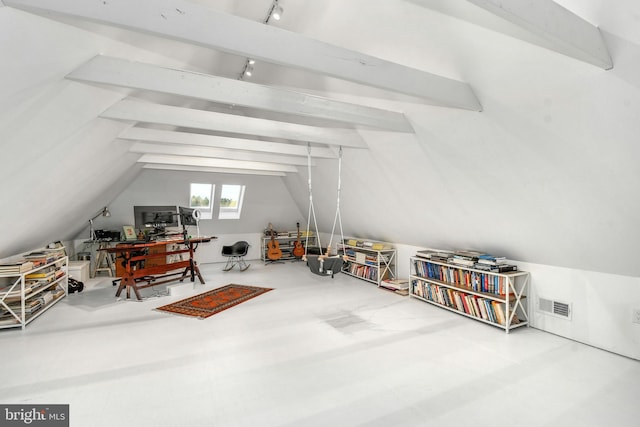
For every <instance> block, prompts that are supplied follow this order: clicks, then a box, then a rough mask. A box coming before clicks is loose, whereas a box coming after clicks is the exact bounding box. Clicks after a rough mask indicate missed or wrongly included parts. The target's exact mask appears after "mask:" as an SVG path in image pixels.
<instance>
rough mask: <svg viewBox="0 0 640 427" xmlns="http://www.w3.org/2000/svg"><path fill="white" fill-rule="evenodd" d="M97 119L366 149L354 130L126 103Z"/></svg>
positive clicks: (119, 103) (105, 112)
mask: <svg viewBox="0 0 640 427" xmlns="http://www.w3.org/2000/svg"><path fill="white" fill-rule="evenodd" d="M100 117H102V118H107V119H114V120H128V121H135V122H142V123H153V124H164V125H171V126H177V127H184V128H191V129H201V130H208V131H214V132H226V133H234V134H240V135H252V136H258V137H266V138H277V139H286V140H289V141H291V142H298V143H301V142H304V144H305V145H306V144H307V143H318V144H326V145H342V146H344V147H351V148H367V145H366V143H365V141H364V139H363V138H362V136H361V135H360V134H359V133H358V132H357V131H355V130H353V129H339V128H323V127H317V126H309V125H301V124H296V123H287V122H280V121H275V120H266V119H258V118H254V117H246V116H238V115H234V114H224V113H218V112H213V111H204V110H196V109H192V108H184V107H174V106H171V105H163V104H154V103H149V102H141V101H133V100H128V99H125V100H122V101H119V102H118V103H116V104H114V105H112V106H111V107H109V108H108V109H107V110H105V111H104V112H102V114H100ZM135 129H139V130H138V131H137V132H141V130H140V128H132V129H131V132H136V130H135ZM228 139H233V138H228ZM237 139H240V138H237ZM246 141H249V140H246Z"/></svg>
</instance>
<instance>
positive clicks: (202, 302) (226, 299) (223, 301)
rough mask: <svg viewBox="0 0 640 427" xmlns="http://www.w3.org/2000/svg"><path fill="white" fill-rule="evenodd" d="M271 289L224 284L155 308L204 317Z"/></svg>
mask: <svg viewBox="0 0 640 427" xmlns="http://www.w3.org/2000/svg"><path fill="white" fill-rule="evenodd" d="M271 290H273V289H272V288H259V287H257V286H246V285H234V284H231V285H225V286H222V287H221V288H217V289H214V290H212V291H208V292H204V293H202V294H199V295H195V296H192V297H189V298H185V299H183V300H180V301H176V302H174V303H171V304H167V305H163V306H162V307H158V308H156V310H160V311H166V312H169V313H174V314H182V315H185V316H190V317H197V318H200V319H205V318H207V317H209V316H213V315H214V314H216V313H219V312H221V311H223V310H226V309H227V308H231V307H233V306H234V305H238V304H240V303H242V302H245V301H247V300H250V299H251V298H255V297H257V296H258V295H262V294H263V293H265V292H269V291H271Z"/></svg>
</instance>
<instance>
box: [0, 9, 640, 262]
mask: <svg viewBox="0 0 640 427" xmlns="http://www.w3.org/2000/svg"><path fill="white" fill-rule="evenodd" d="M277 5H278V6H281V7H282V8H283V10H284V13H283V16H282V19H281V20H278V21H276V20H274V19H273V18H271V17H270V13H271V11H272V10H273V8H274V2H273V1H272V0H251V1H233V0H162V1H161V0H144V1H143V0H141V1H135V2H132V1H127V0H104V1H102V0H101V1H76V0H0V36H2V40H3V43H0V57H2V58H3V67H2V69H0V82H1V85H0V138H2V140H1V141H0V145H1V147H2V160H3V163H4V165H3V168H2V170H1V171H0V178H2V179H3V182H4V183H5V184H4V188H2V192H1V193H2V198H3V200H7V201H9V203H17V204H18V206H20V208H19V209H11V210H8V211H6V212H5V213H4V214H3V220H4V222H5V223H9V224H14V225H15V227H12V229H11V230H9V231H8V232H7V233H6V234H5V245H4V247H2V252H1V253H0V258H1V257H2V256H7V255H10V254H11V253H12V252H16V251H18V250H23V249H29V248H31V247H32V246H35V245H37V244H40V243H41V241H40V240H42V239H50V238H53V236H57V234H56V233H58V232H59V231H58V230H60V229H69V230H70V231H69V235H67V236H66V237H72V236H74V235H75V234H77V233H78V232H79V231H80V230H81V228H82V225H76V224H83V223H84V222H85V221H86V216H87V215H86V212H87V211H89V212H93V211H95V210H96V209H97V208H100V207H101V206H103V205H104V204H105V203H107V202H108V201H110V200H113V198H115V197H116V196H117V195H118V194H120V193H121V192H122V191H123V189H125V188H126V187H127V185H128V184H129V183H130V182H131V180H132V179H135V177H136V176H138V175H139V174H140V173H141V171H144V170H147V169H153V170H164V171H168V172H169V171H193V172H208V173H219V174H229V173H232V174H236V175H237V174H246V175H252V176H255V175H256V174H257V175H260V176H265V177H270V178H271V177H281V179H282V180H283V182H284V183H285V185H286V186H287V188H288V189H289V191H290V193H291V197H292V198H293V199H294V200H295V202H296V203H297V204H298V205H299V206H300V210H301V211H302V210H303V209H304V205H305V203H306V200H307V195H306V171H305V169H306V166H307V154H308V152H309V150H311V151H312V152H313V162H312V163H313V165H320V166H321V167H318V168H317V170H316V171H314V172H316V173H317V178H318V179H319V180H320V181H331V182H333V177H334V176H335V163H334V162H335V159H336V157H337V156H338V147H343V148H344V149H345V157H346V160H347V161H348V164H349V167H348V168H347V169H346V170H345V171H344V175H345V176H344V179H345V186H344V187H345V188H344V192H345V196H346V197H347V198H348V200H349V201H350V207H349V206H346V207H345V209H347V210H350V212H347V213H346V215H345V217H346V218H347V220H346V223H345V225H346V227H347V229H348V230H347V231H348V232H349V233H350V234H352V235H364V234H366V233H368V232H370V230H373V229H375V228H378V229H379V228H380V224H381V223H386V224H387V226H386V227H385V229H384V231H379V232H378V233H377V234H375V235H374V236H372V237H376V238H380V239H386V240H390V241H395V242H405V243H408V244H415V245H421V244H434V245H438V244H441V245H451V246H464V247H472V246H476V247H482V248H483V249H485V250H492V249H495V250H497V251H503V252H505V253H506V255H508V256H511V257H512V258H515V259H523V260H530V261H533V262H541V263H550V264H556V265H564V266H570V267H579V268H587V269H596V270H598V271H622V272H624V274H638V273H640V271H639V270H638V269H637V268H635V267H630V266H628V263H627V261H628V258H625V257H622V258H620V257H617V258H616V257H614V256H611V255H605V254H606V253H609V252H612V251H613V250H615V248H616V247H619V246H621V247H623V248H626V249H630V248H631V247H632V246H633V244H634V242H635V240H636V238H637V237H640V236H638V231H637V228H635V229H633V228H632V225H633V224H634V218H637V215H636V214H638V213H640V206H639V205H638V202H636V201H628V200H627V201H623V200H622V198H621V197H620V196H621V195H622V194H628V193H630V192H631V193H633V192H634V191H637V190H638V189H639V188H640V180H639V178H638V172H637V168H636V169H634V168H635V161H634V160H633V159H634V158H635V157H636V155H637V154H639V153H638V148H636V145H635V139H636V135H637V133H638V131H640V129H638V126H637V123H639V122H640V121H639V120H638V118H639V117H640V107H639V106H638V105H639V104H640V96H639V94H638V87H640V79H639V78H638V77H637V75H639V72H638V71H639V70H640V65H639V64H638V58H640V49H638V46H639V45H640V30H639V29H638V27H639V26H638V25H637V23H638V20H639V19H640V18H639V17H640V6H638V5H637V4H636V3H635V2H633V1H631V0H614V1H605V0H588V1H581V0H558V1H555V2H554V1H551V0H538V1H535V2H532V1H528V0H510V1H500V0H393V1H385V2H372V1H370V0H369V1H367V0H353V1H349V2H344V1H339V0H318V1H313V2H309V1H299V0H278V2H277ZM250 60H251V61H255V63H254V64H250V63H249V61H250ZM249 66H250V67H251V69H252V71H253V73H252V75H251V76H248V75H245V74H244V73H243V72H244V71H246V70H247V68H248V67H249ZM574 161H575V164H573V162H574ZM578 164H579V165H582V166H575V165H578ZM614 164H615V165H617V168H616V169H614V167H613V166H611V165H614ZM52 165H55V166H52ZM33 170H36V171H38V173H32V172H30V171H33ZM43 170H47V171H48V172H47V174H46V178H43V176H42V171H43ZM16 182H17V183H19V185H17V184H15V183H16ZM7 183H11V184H7ZM80 183H82V184H80ZM25 188H29V189H38V190H37V191H38V192H39V194H38V197H37V198H34V197H29V196H26V195H25V194H26V192H25ZM60 188H63V189H64V191H59V189H60ZM364 188H367V189H368V190H367V191H362V189H364ZM372 189H373V190H372ZM34 191H35V190H34ZM371 193H375V195H374V196H373V197H372V195H371ZM507 196H508V197H507ZM331 197H333V194H331V195H327V196H323V195H320V196H319V199H320V201H322V199H324V201H325V202H328V201H329V200H330V198H331ZM381 200H384V204H385V207H384V208H382V209H381V208H380V204H381ZM327 204H328V203H327ZM50 205H56V206H58V207H59V209H58V211H59V215H58V216H56V217H54V218H52V217H47V219H46V221H45V220H43V219H42V218H40V217H38V216H37V215H35V214H32V215H25V212H30V213H33V212H37V211H38V210H39V209H40V208H41V207H42V206H50ZM362 212H367V215H363V214H362ZM34 221H37V222H38V229H39V230H42V231H43V232H44V233H45V234H44V236H43V235H40V236H34V237H31V238H29V239H25V237H24V236H25V235H24V233H23V231H22V230H24V229H25V228H28V227H30V226H32V225H33V223H34ZM488 223H490V224H491V226H490V227H488V228H487V227H486V224H488ZM630 230H632V231H630ZM74 233H75V234H74ZM589 233H591V235H590V238H589V237H587V236H588V235H589ZM611 236H614V237H613V238H612V237H611ZM38 239H40V240H38ZM45 241H46V240H45ZM605 258H606V261H604V262H602V260H603V259H605ZM594 263H600V265H598V266H597V267H594Z"/></svg>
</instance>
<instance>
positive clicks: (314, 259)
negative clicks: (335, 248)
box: [304, 248, 344, 278]
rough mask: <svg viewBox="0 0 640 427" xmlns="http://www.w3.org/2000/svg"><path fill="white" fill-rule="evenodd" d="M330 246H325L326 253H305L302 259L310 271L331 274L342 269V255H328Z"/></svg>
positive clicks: (323, 274) (318, 273)
mask: <svg viewBox="0 0 640 427" xmlns="http://www.w3.org/2000/svg"><path fill="white" fill-rule="evenodd" d="M329 251H330V248H327V251H326V252H325V253H326V255H313V254H307V255H306V256H305V257H304V259H305V260H306V261H307V266H308V267H309V270H311V272H312V273H315V274H317V275H319V276H331V277H332V278H333V276H334V275H335V274H336V273H340V272H341V271H342V266H343V263H344V256H341V255H328V254H329Z"/></svg>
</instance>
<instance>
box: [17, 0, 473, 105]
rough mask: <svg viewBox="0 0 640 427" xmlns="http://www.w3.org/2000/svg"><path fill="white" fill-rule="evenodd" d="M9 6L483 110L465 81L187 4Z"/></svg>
mask: <svg viewBox="0 0 640 427" xmlns="http://www.w3.org/2000/svg"><path fill="white" fill-rule="evenodd" d="M5 3H6V4H7V5H8V6H11V7H15V8H20V9H25V10H29V11H33V12H36V13H41V14H45V15H47V16H51V15H52V14H62V15H65V16H71V17H75V18H80V19H84V20H90V21H93V22H98V23H100V24H106V25H112V26H117V27H120V28H125V29H128V30H133V31H138V32H143V33H147V34H153V35H155V36H160V37H165V38H170V39H173V40H178V41H182V42H186V43H191V44H195V45H199V46H204V47H208V48H213V49H218V50H222V51H225V52H229V53H232V54H236V55H241V56H246V57H249V58H254V59H258V60H263V61H266V62H272V63H274V64H280V65H284V66H288V67H294V68H299V69H303V70H308V71H312V72H316V73H321V74H324V75H328V76H332V77H336V78H339V79H344V80H348V81H352V82H356V83H359V84H363V85H368V86H373V87H377V88H380V89H385V90H390V91H394V92H399V93H403V94H407V95H411V96H418V97H422V98H426V99H429V100H434V101H437V102H438V103H440V104H442V105H445V106H450V107H457V108H464V109H468V110H473V111H480V110H481V106H480V102H479V101H478V99H477V98H476V96H475V95H474V93H473V91H472V90H471V87H470V86H469V85H468V84H466V83H463V82H460V81H457V80H453V79H449V78H446V77H442V76H439V75H436V74H432V73H428V72H426V71H421V70H417V69H414V68H410V67H407V66H404V65H401V64H397V63H394V62H390V61H386V60H383V59H380V58H376V57H373V56H370V55H366V54H363V53H360V52H355V51H352V50H349V49H344V48H341V47H339V46H335V45H331V44H328V43H324V42H321V41H318V40H314V39H311V38H308V37H305V36H303V35H301V34H297V33H293V32H291V31H287V30H284V29H280V28H277V27H274V26H269V25H264V24H262V23H261V22H255V21H251V20H249V19H245V18H241V17H238V16H234V15H231V14H227V13H224V12H220V11H216V10H213V9H209V8H206V7H203V6H200V5H198V4H194V3H192V2H187V1H184V0H145V1H133V2H132V1H131V0H109V1H78V0H5Z"/></svg>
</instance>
